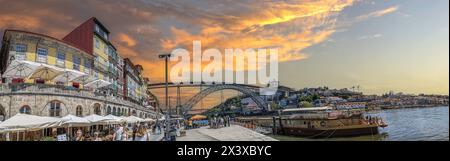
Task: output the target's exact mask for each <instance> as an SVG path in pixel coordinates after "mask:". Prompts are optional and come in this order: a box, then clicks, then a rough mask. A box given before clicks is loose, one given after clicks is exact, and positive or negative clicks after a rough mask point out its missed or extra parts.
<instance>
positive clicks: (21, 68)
mask: <svg viewBox="0 0 450 161" xmlns="http://www.w3.org/2000/svg"><path fill="white" fill-rule="evenodd" d="M39 66H40V63H36V62H31V61H25V60H13V61H12V62H11V64H9V65H8V67H7V68H6V69H7V70H6V71H5V73H3V77H9V78H27V77H28V76H30V75H31V74H33V73H34V71H35V70H36V69H38V68H39Z"/></svg>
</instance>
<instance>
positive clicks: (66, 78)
mask: <svg viewBox="0 0 450 161" xmlns="http://www.w3.org/2000/svg"><path fill="white" fill-rule="evenodd" d="M85 75H87V74H86V73H83V72H80V71H76V70H72V69H64V72H63V73H62V74H60V75H58V76H56V77H55V79H53V81H55V82H63V83H67V82H70V81H72V80H74V79H77V78H79V77H82V76H85Z"/></svg>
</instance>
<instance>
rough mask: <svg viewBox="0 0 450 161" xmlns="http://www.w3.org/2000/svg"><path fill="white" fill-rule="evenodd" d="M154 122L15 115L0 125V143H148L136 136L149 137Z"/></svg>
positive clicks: (93, 117)
mask: <svg viewBox="0 0 450 161" xmlns="http://www.w3.org/2000/svg"><path fill="white" fill-rule="evenodd" d="M155 122H156V120H154V119H151V118H146V119H142V118H139V117H136V116H128V117H118V116H114V115H107V116H100V115H96V114H92V115H89V116H85V117H78V116H74V115H70V114H69V115H67V116H64V117H61V118H56V117H45V116H36V115H28V114H17V115H15V116H13V117H11V118H9V119H7V120H5V121H3V122H1V123H0V141H131V140H139V141H151V140H150V137H149V136H146V137H145V139H143V138H140V137H143V135H149V133H150V130H149V131H147V129H151V126H153V125H154V124H155ZM128 129H130V130H128ZM118 130H120V133H118V132H117V131H118ZM124 133H127V134H124ZM128 133H129V134H128ZM116 135H120V138H118V137H116ZM122 135H123V136H125V138H124V137H123V136H122ZM117 138H118V139H117ZM136 138H137V139H136Z"/></svg>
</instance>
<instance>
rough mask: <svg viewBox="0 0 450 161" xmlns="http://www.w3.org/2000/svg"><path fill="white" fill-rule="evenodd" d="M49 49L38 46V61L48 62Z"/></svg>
mask: <svg viewBox="0 0 450 161" xmlns="http://www.w3.org/2000/svg"><path fill="white" fill-rule="evenodd" d="M47 54H48V51H47V49H45V48H38V50H37V56H38V57H37V62H41V63H47Z"/></svg>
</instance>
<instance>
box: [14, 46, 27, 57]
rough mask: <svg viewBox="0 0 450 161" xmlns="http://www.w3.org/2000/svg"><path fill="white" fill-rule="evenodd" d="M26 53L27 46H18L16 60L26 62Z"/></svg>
mask: <svg viewBox="0 0 450 161" xmlns="http://www.w3.org/2000/svg"><path fill="white" fill-rule="evenodd" d="M26 52H27V46H26V45H23V44H17V45H16V57H15V58H16V59H17V60H26Z"/></svg>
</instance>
